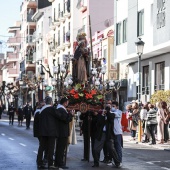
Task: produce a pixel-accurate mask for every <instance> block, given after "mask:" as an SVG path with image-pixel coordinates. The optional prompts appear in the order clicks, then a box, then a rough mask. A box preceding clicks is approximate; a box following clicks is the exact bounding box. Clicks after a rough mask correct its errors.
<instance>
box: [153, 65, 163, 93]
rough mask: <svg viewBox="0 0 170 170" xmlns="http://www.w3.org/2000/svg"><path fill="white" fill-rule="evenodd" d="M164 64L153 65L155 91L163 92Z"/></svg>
mask: <svg viewBox="0 0 170 170" xmlns="http://www.w3.org/2000/svg"><path fill="white" fill-rule="evenodd" d="M164 76H165V62H161V63H156V64H155V90H164V83H165V77H164Z"/></svg>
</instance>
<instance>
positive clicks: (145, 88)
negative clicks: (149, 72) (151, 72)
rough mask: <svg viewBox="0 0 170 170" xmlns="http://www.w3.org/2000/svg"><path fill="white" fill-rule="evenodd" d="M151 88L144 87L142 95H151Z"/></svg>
mask: <svg viewBox="0 0 170 170" xmlns="http://www.w3.org/2000/svg"><path fill="white" fill-rule="evenodd" d="M149 92H150V91H149V86H146V87H142V95H149Z"/></svg>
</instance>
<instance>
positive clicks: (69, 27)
mask: <svg viewBox="0 0 170 170" xmlns="http://www.w3.org/2000/svg"><path fill="white" fill-rule="evenodd" d="M68 30H69V31H70V22H69V23H68Z"/></svg>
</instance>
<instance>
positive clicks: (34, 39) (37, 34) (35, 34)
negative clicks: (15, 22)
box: [32, 31, 43, 42]
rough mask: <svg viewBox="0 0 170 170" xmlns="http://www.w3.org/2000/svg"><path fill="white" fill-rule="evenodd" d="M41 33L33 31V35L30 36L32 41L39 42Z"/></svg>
mask: <svg viewBox="0 0 170 170" xmlns="http://www.w3.org/2000/svg"><path fill="white" fill-rule="evenodd" d="M42 37H43V36H42V33H38V32H36V31H35V32H34V33H33V37H32V41H33V42H39V41H40V39H41V40H42Z"/></svg>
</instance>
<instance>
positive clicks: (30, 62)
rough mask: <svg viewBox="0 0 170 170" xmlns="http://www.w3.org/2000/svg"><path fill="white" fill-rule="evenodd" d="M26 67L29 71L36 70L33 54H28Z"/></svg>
mask: <svg viewBox="0 0 170 170" xmlns="http://www.w3.org/2000/svg"><path fill="white" fill-rule="evenodd" d="M25 69H26V70H27V71H34V70H35V64H34V61H33V56H27V58H26V65H25Z"/></svg>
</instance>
